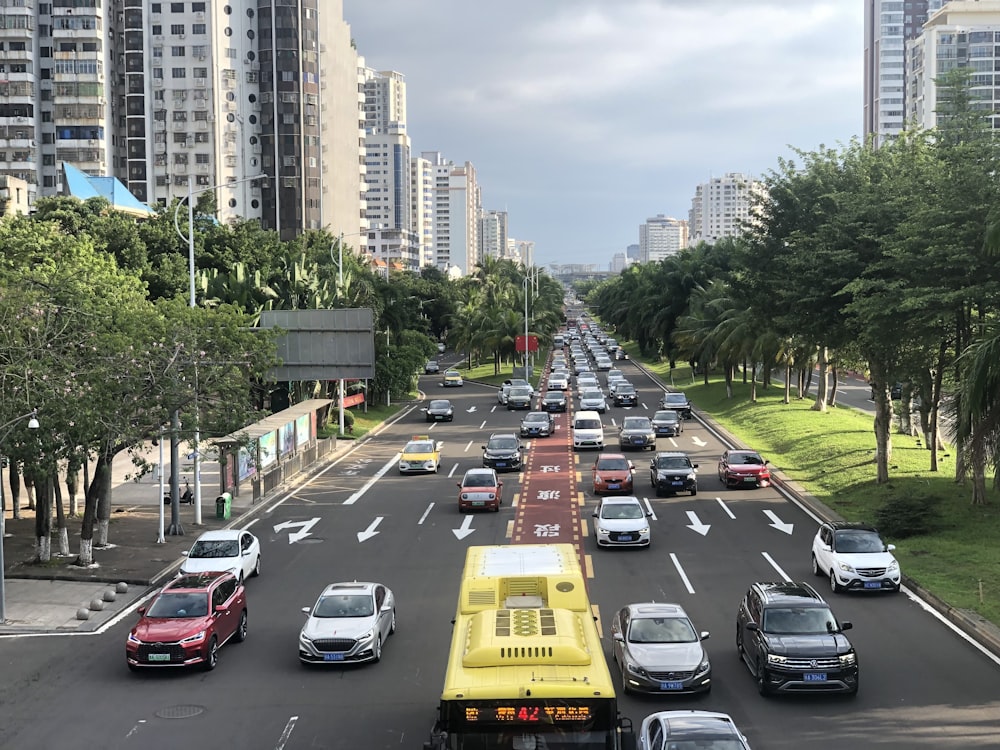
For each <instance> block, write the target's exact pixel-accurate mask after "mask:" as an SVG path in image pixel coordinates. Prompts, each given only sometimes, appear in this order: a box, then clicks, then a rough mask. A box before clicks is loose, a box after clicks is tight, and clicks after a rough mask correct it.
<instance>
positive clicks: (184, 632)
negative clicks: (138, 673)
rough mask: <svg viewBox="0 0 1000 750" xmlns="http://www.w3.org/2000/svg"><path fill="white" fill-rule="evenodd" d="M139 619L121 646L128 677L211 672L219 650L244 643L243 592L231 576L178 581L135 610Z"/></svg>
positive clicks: (211, 575) (189, 576) (193, 575)
mask: <svg viewBox="0 0 1000 750" xmlns="http://www.w3.org/2000/svg"><path fill="white" fill-rule="evenodd" d="M139 615H140V619H139V622H137V623H136V624H135V627H133V628H132V631H131V632H130V633H129V634H128V639H127V640H126V642H125V659H126V662H127V663H128V668H129V669H131V670H132V671H135V670H137V669H139V668H140V667H186V666H191V665H194V664H199V665H201V667H202V668H203V669H205V670H211V669H215V665H216V664H217V663H218V660H219V647H220V646H222V645H223V644H224V643H226V642H227V641H228V640H229V639H230V638H232V639H233V640H235V641H236V642H237V643H241V642H242V641H244V640H246V637H247V599H246V591H245V589H244V588H243V585H242V584H241V583H240V582H239V580H238V579H237V578H236V577H234V576H233V574H232V573H225V572H222V571H210V572H205V573H188V574H184V575H180V576H178V577H177V578H175V579H174V580H172V581H171V582H170V583H168V584H167V585H166V586H164V587H163V588H162V589H161V590H160V593H158V594H157V595H156V597H155V598H154V599H153V601H152V602H151V603H150V604H149V606H148V607H140V608H139Z"/></svg>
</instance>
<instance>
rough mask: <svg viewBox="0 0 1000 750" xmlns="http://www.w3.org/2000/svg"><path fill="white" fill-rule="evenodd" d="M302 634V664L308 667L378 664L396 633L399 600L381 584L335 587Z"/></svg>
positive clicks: (312, 611) (319, 603)
mask: <svg viewBox="0 0 1000 750" xmlns="http://www.w3.org/2000/svg"><path fill="white" fill-rule="evenodd" d="M302 611H303V612H305V613H306V615H307V617H308V619H307V620H306V624H305V625H303V626H302V632H301V633H299V660H300V661H302V662H303V663H306V664H343V663H345V662H366V661H371V662H377V661H379V660H380V659H381V658H382V646H383V644H384V643H385V641H386V639H388V637H389V636H390V635H392V634H393V633H394V632H395V631H396V599H395V597H394V596H393V595H392V592H391V591H390V590H389V589H388V588H386V587H385V586H383V585H382V584H381V583H358V582H357V581H355V582H353V583H331V584H330V585H329V586H327V587H326V588H325V589H323V593H321V594H320V595H319V599H317V600H316V603H315V604H314V605H313V606H312V607H303V609H302Z"/></svg>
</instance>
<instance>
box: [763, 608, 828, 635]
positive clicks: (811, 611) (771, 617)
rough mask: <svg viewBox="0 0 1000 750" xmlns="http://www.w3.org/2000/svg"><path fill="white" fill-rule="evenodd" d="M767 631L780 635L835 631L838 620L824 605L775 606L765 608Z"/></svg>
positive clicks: (764, 625) (815, 633) (816, 633)
mask: <svg viewBox="0 0 1000 750" xmlns="http://www.w3.org/2000/svg"><path fill="white" fill-rule="evenodd" d="M763 628H764V632H765V633H775V634H779V635H819V634H821V633H833V632H835V631H836V630H837V629H838V628H837V621H836V620H835V619H834V617H833V613H832V612H831V611H830V610H829V609H826V608H824V607H774V608H772V609H766V610H764V624H763Z"/></svg>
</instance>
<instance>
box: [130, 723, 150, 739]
mask: <svg viewBox="0 0 1000 750" xmlns="http://www.w3.org/2000/svg"><path fill="white" fill-rule="evenodd" d="M145 723H146V720H145V719H139V721H137V722H136V723H135V726H134V727H132V728H131V729H130V730H128V734H126V735H125V739H128V738H129V737H131V736H132V735H133V734H135V733H136V732H138V731H139V727H141V726H142V725H143V724H145Z"/></svg>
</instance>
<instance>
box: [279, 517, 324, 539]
mask: <svg viewBox="0 0 1000 750" xmlns="http://www.w3.org/2000/svg"><path fill="white" fill-rule="evenodd" d="M318 522H319V519H318V518H310V519H309V520H308V521H282V522H281V523H279V524H277V525H276V526H275V527H274V533H275V534H277V533H278V532H280V531H283V530H285V529H292V528H297V529H298V531H293V532H291V533H289V535H288V543H289V544H294V543H295V542H298V541H300V540H302V539H305V538H306V537H307V536H312V533H311V532H310V531H309V529H311V528H312V527H313V526H315V525H316V524H317V523H318Z"/></svg>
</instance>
